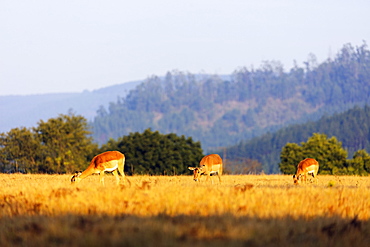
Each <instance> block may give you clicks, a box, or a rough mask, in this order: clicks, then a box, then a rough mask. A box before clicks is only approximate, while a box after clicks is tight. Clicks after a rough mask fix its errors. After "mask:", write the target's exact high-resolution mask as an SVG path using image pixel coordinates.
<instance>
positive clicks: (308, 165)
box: [293, 158, 319, 184]
mask: <svg viewBox="0 0 370 247" xmlns="http://www.w3.org/2000/svg"><path fill="white" fill-rule="evenodd" d="M318 171H319V162H317V161H316V160H315V159H311V158H307V159H304V160H302V161H301V162H299V164H298V166H297V172H296V174H295V175H293V180H294V183H295V184H298V183H299V181H304V182H307V175H308V174H311V175H312V177H313V178H314V179H315V181H316V183H317V172H318ZM302 177H303V179H301V178H302Z"/></svg>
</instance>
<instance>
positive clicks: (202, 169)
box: [188, 154, 222, 183]
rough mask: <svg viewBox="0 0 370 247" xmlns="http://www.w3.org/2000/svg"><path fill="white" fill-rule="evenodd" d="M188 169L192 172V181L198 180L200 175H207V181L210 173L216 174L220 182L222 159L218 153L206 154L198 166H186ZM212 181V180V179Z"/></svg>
mask: <svg viewBox="0 0 370 247" xmlns="http://www.w3.org/2000/svg"><path fill="white" fill-rule="evenodd" d="M188 169H189V170H191V171H193V173H194V181H200V176H201V175H203V174H204V175H207V179H206V181H208V179H209V177H210V176H211V174H216V173H217V176H218V179H219V181H220V183H221V175H222V159H221V157H220V156H219V155H218V154H210V155H206V156H204V157H203V158H202V160H201V161H200V162H199V167H188ZM212 183H213V181H212Z"/></svg>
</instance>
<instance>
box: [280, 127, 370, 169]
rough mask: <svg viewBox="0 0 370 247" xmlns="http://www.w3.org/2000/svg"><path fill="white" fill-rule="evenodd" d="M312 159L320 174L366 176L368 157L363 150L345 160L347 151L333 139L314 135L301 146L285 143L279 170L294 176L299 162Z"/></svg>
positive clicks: (369, 157) (323, 135) (317, 134)
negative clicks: (318, 167) (316, 164)
mask: <svg viewBox="0 0 370 247" xmlns="http://www.w3.org/2000/svg"><path fill="white" fill-rule="evenodd" d="M305 158H314V159H316V160H317V161H318V162H319V164H320V169H319V173H320V174H331V175H333V174H335V175H341V174H347V175H367V174H368V171H369V162H370V156H369V154H367V153H366V151H365V150H359V151H357V152H356V153H355V154H354V156H353V159H350V160H347V151H346V150H344V149H343V147H342V143H341V142H339V141H338V140H337V139H336V138H335V137H331V138H328V137H327V136H326V135H325V134H319V133H314V134H313V136H311V137H310V138H308V140H307V142H302V143H301V145H298V144H296V143H287V144H286V145H285V146H284V147H283V149H282V152H281V154H280V160H281V161H280V163H279V167H280V170H281V171H282V172H283V173H284V174H294V173H295V171H296V167H297V165H298V163H299V162H300V161H301V160H304V159H305Z"/></svg>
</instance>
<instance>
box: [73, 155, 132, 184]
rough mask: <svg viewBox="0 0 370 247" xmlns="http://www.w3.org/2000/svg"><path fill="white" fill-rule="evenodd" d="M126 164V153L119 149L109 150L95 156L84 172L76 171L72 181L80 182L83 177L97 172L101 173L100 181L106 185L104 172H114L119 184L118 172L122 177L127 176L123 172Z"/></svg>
mask: <svg viewBox="0 0 370 247" xmlns="http://www.w3.org/2000/svg"><path fill="white" fill-rule="evenodd" d="M124 165H125V155H124V154H122V153H120V152H118V151H108V152H105V153H101V154H99V155H97V156H95V157H94V158H93V159H92V160H91V162H90V165H89V166H88V167H87V169H86V170H85V171H83V172H76V173H75V174H74V175H73V177H72V178H71V182H72V183H78V182H80V181H81V180H82V179H84V178H86V177H88V176H90V175H92V174H95V173H99V174H100V183H102V184H103V185H104V172H106V171H107V172H112V173H113V175H114V176H115V177H116V181H117V184H119V181H120V179H119V176H118V172H117V170H118V171H119V173H120V174H121V176H122V177H125V174H124V173H123V167H124Z"/></svg>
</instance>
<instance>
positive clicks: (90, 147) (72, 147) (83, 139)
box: [34, 113, 97, 173]
mask: <svg viewBox="0 0 370 247" xmlns="http://www.w3.org/2000/svg"><path fill="white" fill-rule="evenodd" d="M34 131H35V133H36V136H37V138H38V140H39V141H40V143H41V161H40V162H41V164H40V166H39V171H40V172H47V173H53V172H56V173H66V172H67V173H71V172H74V171H76V170H80V169H83V168H84V167H86V163H87V162H88V160H87V158H88V157H91V156H89V155H90V154H91V153H93V151H94V150H96V149H97V146H96V145H95V144H93V143H92V138H91V137H90V136H89V135H90V134H91V133H90V131H88V124H87V120H86V119H85V118H84V117H82V116H76V115H74V114H72V113H70V114H69V115H62V114H61V115H59V116H58V117H57V118H51V119H49V120H48V121H47V122H44V121H43V120H41V121H40V122H39V124H38V127H36V128H34Z"/></svg>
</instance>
